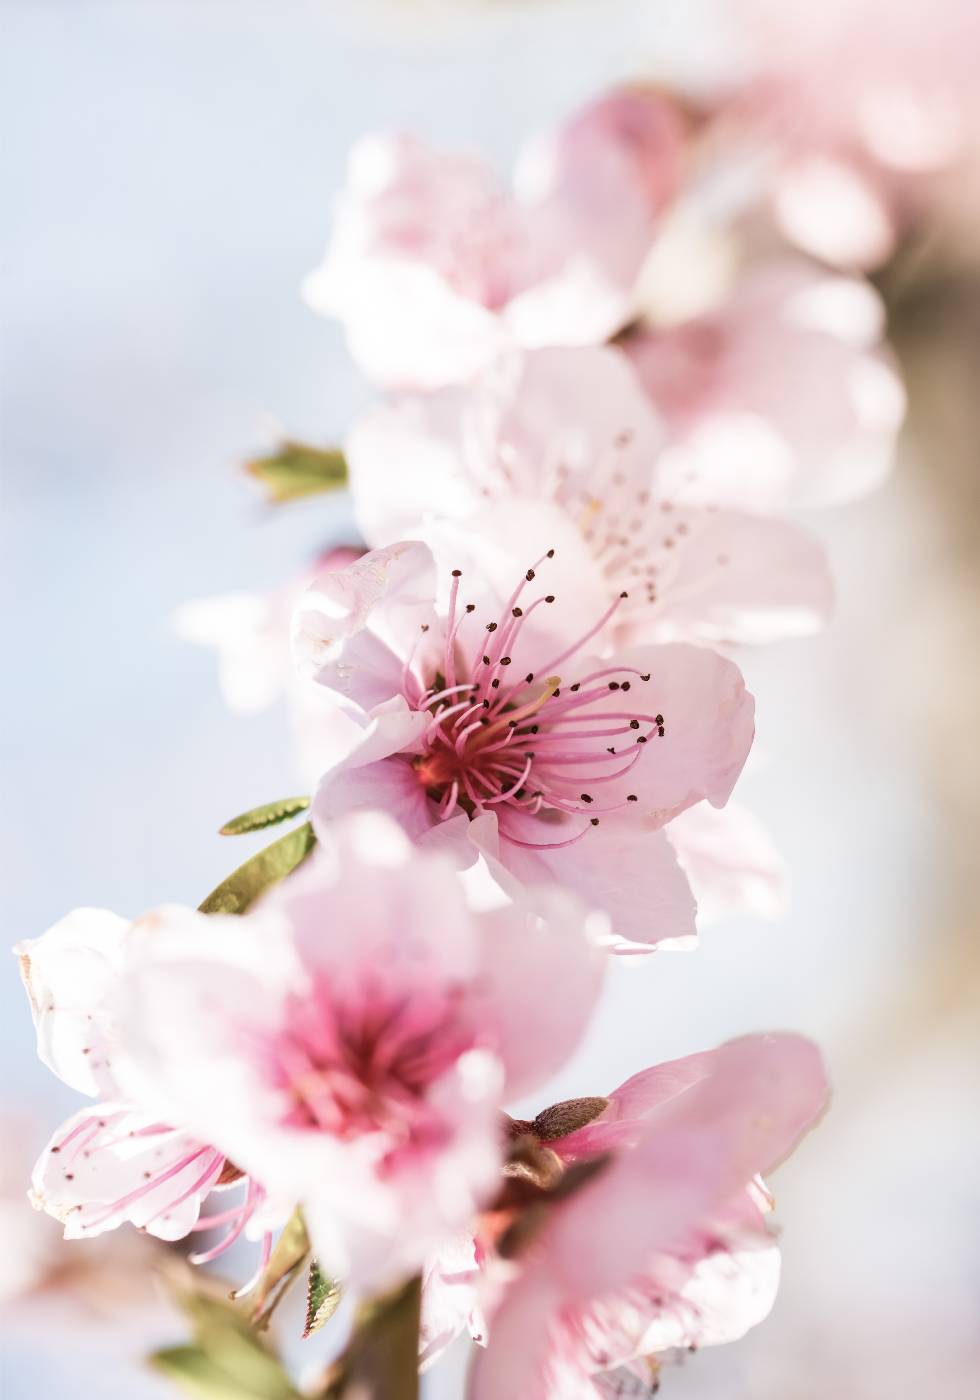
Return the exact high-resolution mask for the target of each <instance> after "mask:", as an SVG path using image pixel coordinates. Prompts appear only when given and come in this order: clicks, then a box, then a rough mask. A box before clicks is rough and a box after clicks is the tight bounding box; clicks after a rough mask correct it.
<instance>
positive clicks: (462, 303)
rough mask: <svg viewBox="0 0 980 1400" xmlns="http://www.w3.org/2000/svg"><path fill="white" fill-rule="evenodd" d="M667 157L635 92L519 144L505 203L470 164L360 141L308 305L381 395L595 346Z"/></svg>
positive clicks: (657, 193)
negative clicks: (518, 358)
mask: <svg viewBox="0 0 980 1400" xmlns="http://www.w3.org/2000/svg"><path fill="white" fill-rule="evenodd" d="M682 152H683V128H682V124H681V120H680V118H679V116H678V113H677V111H676V109H675V108H674V106H673V105H672V104H671V103H670V102H669V101H668V100H667V99H665V98H664V97H662V96H661V95H658V94H656V93H654V92H652V91H646V90H628V91H622V92H616V93H613V94H611V95H609V96H607V97H605V98H603V99H601V100H599V101H598V102H596V103H594V104H592V105H591V106H590V107H587V108H585V109H584V110H583V111H581V112H579V113H577V114H575V115H574V116H573V117H572V118H571V119H570V120H569V121H568V122H566V123H565V125H564V126H562V127H560V128H559V129H558V130H557V131H556V132H555V133H553V134H552V135H551V136H549V137H547V138H542V139H541V140H539V141H536V142H534V143H533V144H532V145H531V146H530V147H529V148H528V149H527V150H526V151H525V152H524V154H523V156H522V158H521V160H520V161H519V163H518V167H517V170H516V172H515V182H514V187H513V189H512V190H508V189H506V188H505V187H502V186H501V185H500V184H499V183H498V181H497V178H496V176H495V175H494V173H493V172H492V170H491V169H490V168H489V167H487V166H486V165H484V164H483V162H482V161H480V160H478V159H474V158H470V157H466V156H458V155H442V154H439V153H436V152H434V151H431V150H429V149H428V148H427V147H425V146H424V145H423V144H422V143H421V142H420V141H417V140H415V139H413V138H411V137H408V136H399V135H378V136H373V137H368V138H366V139H365V140H363V141H361V142H360V143H359V145H358V146H357V147H356V148H355V150H354V152H353V154H352V157H351V162H350V174H349V182H348V187H347V190H346V191H345V193H344V195H343V196H342V197H341V200H340V202H339V205H338V208H337V213H336V226H335V230H334V234H333V238H332V241H331V244H330V247H329V249H328V251H327V255H326V259H325V261H324V263H323V265H322V266H321V267H320V268H319V269H318V270H317V271H316V272H315V273H314V274H313V275H312V276H311V277H310V278H309V279H308V281H307V284H306V293H307V297H308V299H309V300H310V302H311V303H312V304H313V305H314V307H316V309H317V310H320V311H323V312H325V313H327V314H328V315H333V316H337V317H339V318H340V319H341V320H342V321H343V322H344V324H345V326H346V329H347V334H348V340H349V344H350V349H351V353H352V355H353V357H354V359H355V360H356V361H357V362H358V364H359V365H360V366H361V368H362V369H363V370H364V371H365V372H366V373H367V374H368V375H369V376H370V377H372V378H374V379H376V380H378V381H379V382H382V383H387V384H403V385H416V386H418V387H425V388H432V387H435V386H437V385H439V384H447V383H455V382H460V381H462V380H464V379H466V378H468V377H469V376H470V375H471V374H473V373H475V372H476V371H477V370H479V369H480V368H482V367H483V366H484V365H486V364H487V363H489V361H490V360H492V359H493V358H494V357H495V356H496V355H497V354H498V353H499V352H500V350H501V349H503V348H504V347H506V346H508V345H515V344H516V345H547V344H553V345H583V344H595V343H601V342H602V341H604V340H607V339H608V338H609V337H610V336H611V335H613V334H615V332H616V331H617V330H619V328H620V327H621V326H623V325H624V324H625V323H626V322H627V321H628V320H629V319H630V317H631V316H632V315H633V313H634V307H635V300H634V289H635V284H636V280H637V276H638V273H639V270H640V267H641V265H642V263H643V260H644V258H645V256H646V253H647V251H648V250H649V247H650V243H651V240H652V237H653V232H654V230H655V228H656V225H657V221H658V218H659V216H660V214H661V211H662V210H663V208H664V206H665V205H666V204H667V202H668V201H669V200H670V198H671V196H672V194H673V192H674V190H675V188H676V186H677V184H678V181H679V178H680V166H681V160H682Z"/></svg>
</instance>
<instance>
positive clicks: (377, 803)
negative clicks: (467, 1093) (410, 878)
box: [294, 512, 753, 951]
mask: <svg viewBox="0 0 980 1400" xmlns="http://www.w3.org/2000/svg"><path fill="white" fill-rule="evenodd" d="M549 523H551V522H549ZM522 528H523V529H524V530H525V532H526V533H527V535H528V537H530V536H531V535H537V522H536V521H534V520H528V518H527V515H526V514H523V513H521V512H518V513H517V515H516V518H515V521H514V534H515V540H514V541H512V544H514V545H516V543H517V537H518V536H519V533H520V530H521V529H522ZM538 539H539V541H540V536H538ZM447 547H449V543H447ZM451 548H452V550H453V551H454V556H455V557H457V558H459V559H460V560H464V559H471V560H472V561H473V569H472V571H470V570H466V571H464V570H462V569H460V568H452V569H450V568H449V567H448V565H444V564H443V563H442V556H440V559H439V565H438V570H439V571H441V573H442V574H443V575H444V579H443V580H442V582H444V583H445V584H446V585H448V596H446V595H445V594H444V595H443V596H441V597H440V596H438V593H437V590H438V586H439V582H440V580H439V579H438V578H437V559H436V556H434V554H433V552H432V551H431V550H430V548H429V547H428V546H427V545H425V544H423V543H420V542H413V541H409V542H403V543H400V544H397V545H393V546H391V547H390V548H388V549H381V550H375V551H372V552H371V553H370V554H367V555H365V556H364V558H363V559H361V560H359V561H358V562H357V563H355V564H353V565H351V566H350V567H349V568H348V569H345V570H341V571H339V572H337V573H334V574H331V575H329V576H327V577H325V578H322V579H320V580H319V581H318V582H317V583H316V584H314V585H313V586H312V587H311V588H310V590H309V591H308V593H307V594H306V597H305V599H304V601H303V602H302V603H301V604H300V606H299V608H298V609H297V613H296V617H295V619H294V637H295V643H296V654H297V659H298V661H299V663H300V665H301V666H303V667H304V669H305V670H307V671H308V672H309V673H310V674H311V675H313V676H314V678H315V679H316V680H317V681H318V682H319V683H320V684H322V685H324V686H326V687H327V688H328V689H329V690H330V691H331V692H332V693H333V694H334V695H335V696H336V697H338V700H340V701H342V702H343V703H344V704H345V706H346V713H341V712H340V711H338V712H337V714H336V716H335V719H336V723H337V726H338V729H340V728H341V727H342V729H343V732H342V733H338V735H337V738H336V742H337V748H338V751H340V750H341V749H343V748H344V747H346V754H345V756H344V757H343V758H341V759H340V760H338V762H336V763H335V764H334V765H333V766H332V767H331V768H330V769H328V770H327V771H326V772H325V773H324V776H323V778H322V779H321V782H320V785H319V788H318V790H317V793H316V796H315V800H314V805H313V821H314V826H315V828H316V830H317V831H318V832H319V833H322V834H323V835H324V836H328V835H329V832H330V829H331V824H332V822H333V821H334V820H335V819H336V818H337V817H339V816H342V815H344V814H345V813H347V812H349V811H351V810H356V809H360V808H375V809H384V810H386V811H388V812H390V813H391V814H392V815H393V816H394V817H395V818H396V819H397V820H398V821H399V822H400V823H401V825H402V827H403V828H404V829H405V831H406V832H407V833H408V835H409V836H410V837H411V838H412V839H413V840H414V841H416V842H419V843H421V844H423V845H432V844H435V845H438V846H441V847H443V848H445V849H450V850H452V851H453V853H454V855H455V857H456V858H457V859H458V860H459V861H460V863H461V864H462V865H464V866H465V865H467V864H470V863H471V862H473V861H474V860H475V859H477V857H478V856H482V858H483V859H484V861H486V862H487V863H488V864H489V866H490V867H491V868H492V870H493V871H494V873H495V875H496V877H497V878H498V879H499V881H500V883H501V884H502V885H503V886H504V887H505V888H507V887H508V886H511V887H513V886H514V885H515V883H516V885H517V886H521V885H534V884H548V883H551V882H552V881H556V882H557V883H559V884H561V885H564V886H565V887H567V888H570V889H573V890H575V891H576V892H578V893H579V894H580V895H581V896H582V897H583V898H585V899H586V900H587V901H588V903H589V904H590V905H591V906H592V907H594V908H598V909H601V910H603V911H604V912H605V913H606V914H608V915H609V917H610V919H611V921H612V925H613V928H614V930H615V934H616V941H615V944H614V946H615V947H617V948H618V949H619V950H621V951H627V950H628V951H634V950H639V949H648V948H650V947H652V946H654V945H655V944H657V943H658V942H664V941H665V940H681V941H688V942H689V941H690V940H691V939H692V938H693V936H694V901H693V899H692V897H691V893H690V889H689V886H688V884H687V881H686V879H685V878H684V876H683V874H682V872H681V870H680V867H679V865H678V863H677V859H676V857H675V855H674V852H673V850H672V848H671V846H670V843H669V841H668V840H667V837H666V836H665V835H664V832H663V828H664V827H665V826H666V824H667V823H668V822H669V821H670V820H671V818H672V817H675V816H677V815H678V814H679V813H680V812H683V811H685V810H686V809H687V808H689V807H691V806H693V805H694V804H695V803H696V802H699V801H701V800H702V799H705V798H706V799H707V800H708V801H710V802H711V803H712V804H714V805H715V806H722V805H723V804H724V803H725V802H726V801H727V799H728V796H729V794H730V792H731V790H732V787H733V785H734V783H735V780H736V778H737V777H738V774H739V772H740V771H741V768H742V765H743V763H744V761H745V758H746V755H747V753H748V751H749V747H750V745H751V742H752V734H753V718H752V717H753V702H752V699H751V697H750V696H749V695H748V694H747V693H746V690H745V686H744V684H743V681H742V678H741V675H740V673H739V671H738V668H737V667H736V666H735V665H734V664H733V663H732V662H731V661H728V660H726V659H724V658H722V657H720V656H718V655H716V654H715V653H713V652H710V651H707V650H705V649H702V648H700V647H693V646H688V645H684V644H679V643H678V644H667V645H663V646H634V647H626V648H619V649H615V650H613V651H609V650H607V649H606V641H607V639H609V638H610V637H614V636H615V629H616V620H617V614H618V612H619V610H620V609H621V608H622V607H623V606H624V604H625V602H626V597H625V592H616V593H615V594H614V596H613V597H612V600H611V601H610V596H609V594H610V590H609V587H608V583H607V582H606V581H605V580H602V579H599V578H598V577H597V576H596V574H595V571H593V573H592V575H589V574H586V573H584V572H583V571H582V570H581V568H580V567H579V564H580V561H579V559H578V557H577V556H575V555H574V554H573V555H571V557H570V558H569V559H567V560H565V561H564V563H563V562H562V560H561V558H560V557H559V556H557V555H555V552H554V551H553V550H551V549H549V548H545V549H540V548H539V552H538V554H537V555H533V554H532V555H529V556H526V565H525V566H522V567H521V569H520V572H519V574H518V576H517V578H516V580H515V579H514V571H513V559H514V554H513V552H512V550H511V549H510V548H508V549H507V550H500V549H498V548H497V546H496V545H495V544H493V542H492V541H488V539H486V538H484V537H483V536H482V535H480V536H478V535H476V534H475V533H468V534H467V535H466V536H465V538H464V537H463V536H457V537H454V538H453V539H452V541H451ZM451 557H452V556H451ZM508 576H509V577H508ZM552 590H553V591H552Z"/></svg>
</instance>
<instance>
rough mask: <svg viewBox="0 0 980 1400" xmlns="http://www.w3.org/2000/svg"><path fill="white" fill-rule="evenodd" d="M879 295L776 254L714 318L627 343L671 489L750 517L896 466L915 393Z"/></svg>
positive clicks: (832, 494)
mask: <svg viewBox="0 0 980 1400" xmlns="http://www.w3.org/2000/svg"><path fill="white" fill-rule="evenodd" d="M883 322H884V312H883V308H882V305H881V301H880V298H879V297H878V295H877V293H876V292H875V291H874V290H873V289H872V288H871V287H870V286H869V285H868V284H867V283H866V282H863V281H861V280H859V279H856V278H849V277H841V276H839V275H836V274H832V273H828V272H825V271H822V270H820V269H817V268H815V267H813V266H811V265H810V264H808V263H806V262H804V261H802V260H799V259H789V258H784V259H777V260H774V261H770V262H767V263H763V264H761V265H759V266H758V267H757V268H755V269H750V270H749V271H748V272H746V273H745V274H744V275H743V276H742V277H741V278H739V279H738V280H737V281H736V283H735V285H734V288H733V290H732V291H731V293H730V294H729V296H728V297H727V299H725V300H723V301H722V302H721V303H720V304H719V305H718V306H716V307H715V308H713V309H712V310H709V311H705V312H704V313H703V314H701V315H698V316H694V317H691V318H689V319H687V320H683V321H681V322H680V323H679V324H677V325H674V326H671V327H667V328H663V329H657V328H655V327H646V328H644V329H641V330H639V331H638V332H637V333H635V334H631V335H629V336H627V337H626V338H625V340H624V349H625V350H626V352H627V354H628V355H629V356H630V358H631V360H632V361H633V364H634V366H635V367H636V370H637V372H638V374H639V377H640V380H641V382H642V383H643V386H644V388H645V389H646V391H647V393H648V394H649V396H650V398H651V400H652V402H653V404H654V405H655V407H656V408H657V411H658V412H659V413H660V415H661V417H662V418H663V420H664V423H665V425H666V428H667V431H668V437H669V440H668V442H667V444H666V447H665V450H664V453H663V455H662V457H661V460H660V464H659V471H660V474H661V479H662V481H663V482H664V487H663V488H662V489H664V490H665V492H666V493H667V494H669V495H670V496H672V497H673V498H674V499H675V500H679V501H682V502H685V503H687V504H690V505H703V504H712V505H716V506H717V505H720V506H727V507H731V508H734V509H736V510H750V511H784V510H787V509H791V508H801V507H806V508H812V507H815V506H828V505H838V504H841V503H843V502H846V501H850V500H853V499H855V498H857V497H859V496H862V495H864V494H865V493H867V492H869V491H872V490H874V489H875V488H876V487H878V486H880V485H881V483H882V481H883V480H884V479H885V477H886V476H887V475H888V473H889V471H890V470H891V466H892V462H893V458H894V450H895V440H896V437H897V434H898V430H899V428H900V426H901V423H902V418H903V415H904V411H905V397H904V393H903V390H902V385H901V380H900V379H899V376H898V373H897V370H896V368H895V365H894V363H893V361H892V359H891V357H890V355H889V354H888V352H887V351H886V350H885V349H883V348H882V345H881V338H882V331H883Z"/></svg>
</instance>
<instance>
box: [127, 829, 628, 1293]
mask: <svg viewBox="0 0 980 1400" xmlns="http://www.w3.org/2000/svg"><path fill="white" fill-rule="evenodd" d="M151 917H152V919H153V927H152V928H150V927H148V926H147V921H146V920H144V921H143V927H142V931H141V933H140V936H138V937H137V938H136V939H135V946H134V949H133V952H132V954H131V956H130V959H129V962H128V966H127V973H126V983H125V999H126V1016H125V1021H124V1025H123V1027H122V1034H123V1039H124V1041H125V1044H126V1049H127V1053H126V1073H127V1079H128V1082H131V1083H133V1084H134V1086H135V1088H136V1090H137V1092H139V1093H140V1094H141V1095H142V1094H143V1093H146V1094H148V1095H152V1098H153V1100H154V1102H155V1103H157V1104H158V1105H159V1107H160V1110H161V1112H165V1113H169V1114H171V1115H172V1116H179V1118H180V1121H185V1122H188V1123H191V1124H193V1125H194V1126H195V1127H196V1129H197V1131H198V1132H201V1131H203V1130H204V1129H205V1128H207V1131H208V1132H209V1133H211V1134H213V1136H214V1138H215V1139H216V1140H217V1141H219V1142H220V1143H221V1144H222V1147H223V1149H224V1150H225V1151H227V1152H228V1153H229V1154H230V1155H231V1157H232V1159H233V1160H234V1161H236V1162H239V1163H241V1165H242V1167H243V1168H244V1169H245V1170H247V1171H250V1172H254V1173H257V1174H258V1176H259V1178H260V1179H261V1180H262V1181H263V1182H265V1183H266V1184H267V1186H268V1188H269V1189H270V1191H271V1192H272V1193H273V1195H274V1196H275V1198H276V1199H281V1200H284V1201H285V1200H288V1201H299V1202H300V1203H301V1204H302V1206H303V1208H304V1212H305V1215H306V1219H307V1223H308V1227H309V1230H310V1235H311V1238H312V1240H313V1244H314V1248H315V1251H316V1253H317V1256H318V1258H319V1259H320V1260H321V1262H322V1263H323V1265H324V1267H325V1268H326V1269H327V1270H328V1271H330V1272H331V1273H332V1274H333V1275H334V1276H337V1277H341V1278H343V1279H345V1280H346V1281H347V1282H348V1283H350V1284H351V1285H352V1286H353V1287H354V1288H355V1289H366V1290H376V1289H379V1288H383V1287H385V1286H388V1285H390V1284H393V1283H396V1282H398V1281H399V1280H400V1279H402V1278H404V1277H405V1276H407V1275H408V1274H410V1273H411V1271H412V1270H414V1269H416V1268H418V1267H419V1266H420V1265H421V1264H422V1262H423V1260H424V1258H425V1257H426V1256H427V1255H428V1254H430V1253H431V1252H433V1251H434V1250H438V1249H439V1248H441V1247H443V1246H444V1245H445V1244H446V1243H447V1242H448V1241H449V1240H450V1239H451V1238H452V1234H453V1232H454V1231H456V1230H458V1229H459V1227H460V1226H461V1225H463V1224H465V1223H466V1222H467V1221H468V1220H469V1219H470V1218H471V1217H472V1214H473V1212H474V1211H475V1210H477V1209H479V1208H480V1207H481V1206H482V1205H484V1204H485V1203H486V1201H487V1200H488V1198H489V1197H490V1195H491V1194H492V1193H493V1191H494V1190H495V1188H496V1186H497V1183H498V1179H499V1171H500V1163H501V1129H500V1106H501V1101H502V1095H504V1094H507V1095H515V1094H522V1093H525V1092H527V1090H528V1089H530V1088H533V1087H535V1086H536V1085H537V1084H538V1083H540V1082H541V1081H542V1080H543V1079H544V1078H545V1077H546V1076H547V1075H549V1074H551V1073H553V1072H554V1071H555V1070H556V1069H557V1068H558V1067H559V1066H560V1065H561V1063H562V1062H563V1061H564V1059H565V1058H566V1057H567V1056H568V1055H569V1054H570V1052H571V1051H572V1050H573V1049H574V1047H575V1046H576V1044H577V1043H578V1040H579V1037H580V1035H581V1033H582V1030H583V1028H584V1025H585V1023H586V1020H587V1018H588V1016H589V1014H590V1012H591V1009H592V1006H593V1003H594V1000H595V998H596V996H597V993H598V988H599V981H600V977H601V967H602V955H601V953H600V951H599V950H598V948H597V947H596V945H595V943H594V941H593V937H592V935H591V933H590V932H589V930H588V929H587V917H586V914H585V911H584V909H583V908H582V907H581V906H580V905H579V904H578V902H577V901H576V900H574V899H573V898H572V897H571V896H568V895H565V894H563V893H561V892H559V891H551V892H539V893H537V894H536V895H535V897H534V898H533V899H529V900H526V901H524V902H523V903H521V904H519V905H518V904H512V905H509V906H507V907H506V908H500V909H496V910H493V911H490V912H484V913H474V912H472V910H471V909H470V907H469V906H468V904H467V902H466V899H465V897H464V894H463V891H462V887H461V885H460V882H459V879H458V876H457V874H456V872H455V870H454V868H453V867H452V865H451V863H450V862H448V861H446V860H445V859H443V858H440V857H438V856H436V855H425V856H423V855H421V854H420V853H419V852H418V851H417V850H415V849H414V848H413V847H412V846H411V844H410V843H409V842H408V841H407V839H406V838H405V836H404V835H403V834H402V833H401V832H400V831H399V830H398V828H397V827H396V826H395V824H394V823H393V822H391V821H390V820H389V819H388V818H387V817H384V816H382V815H381V814H378V813H375V814H361V815H359V816H357V817H354V818H352V819H351V820H350V821H348V822H345V823H339V824H337V825H336V826H334V827H333V828H332V830H331V832H330V833H329V835H328V836H327V838H326V840H325V842H324V845H323V848H322V849H321V850H318V851H317V852H316V853H315V854H314V855H313V856H312V857H311V858H310V860H309V861H308V862H307V863H306V864H305V865H304V866H303V867H301V868H300V869H299V870H298V871H296V872H295V873H294V874H293V875H292V876H291V877H290V878H289V879H288V880H287V881H286V882H285V883H284V884H283V885H282V886H280V887H279V888H278V889H277V890H275V891H273V892H272V893H271V894H270V895H268V896H267V897H266V898H265V899H264V900H263V902H262V903H261V904H260V905H259V906H258V907H257V908H256V910H255V911H254V912H251V913H249V914H246V915H244V916H242V917H238V918H208V917H205V916H204V915H200V914H197V913H194V912H192V911H189V910H178V909H173V910H163V911H160V912H159V913H158V914H156V915H154V916H151ZM137 930H140V926H139V925H137ZM556 966H560V968H561V974H562V976H561V994H560V996H556V995H555V985H554V969H555V967H556Z"/></svg>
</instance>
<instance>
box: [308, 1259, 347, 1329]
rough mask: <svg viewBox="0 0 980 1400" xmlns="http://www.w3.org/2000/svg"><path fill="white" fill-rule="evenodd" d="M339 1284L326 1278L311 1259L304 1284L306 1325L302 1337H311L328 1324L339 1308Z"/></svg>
mask: <svg viewBox="0 0 980 1400" xmlns="http://www.w3.org/2000/svg"><path fill="white" fill-rule="evenodd" d="M341 1296H342V1294H341V1288H340V1284H339V1283H336V1282H335V1281H334V1280H333V1279H332V1278H328V1277H327V1275H326V1274H325V1273H323V1272H322V1270H321V1269H320V1266H319V1264H318V1263H317V1262H316V1260H315V1259H313V1260H312V1261H311V1263H310V1276H309V1279H308V1280H307V1284H306V1325H305V1326H304V1328H303V1336H304V1337H312V1336H313V1333H314V1332H319V1330H320V1328H321V1327H322V1326H323V1324H324V1323H325V1322H329V1321H330V1319H331V1318H332V1317H333V1315H334V1313H335V1312H336V1311H337V1309H338V1307H339V1306H340V1299H341Z"/></svg>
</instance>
